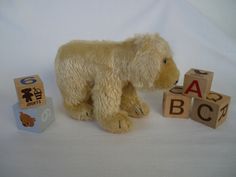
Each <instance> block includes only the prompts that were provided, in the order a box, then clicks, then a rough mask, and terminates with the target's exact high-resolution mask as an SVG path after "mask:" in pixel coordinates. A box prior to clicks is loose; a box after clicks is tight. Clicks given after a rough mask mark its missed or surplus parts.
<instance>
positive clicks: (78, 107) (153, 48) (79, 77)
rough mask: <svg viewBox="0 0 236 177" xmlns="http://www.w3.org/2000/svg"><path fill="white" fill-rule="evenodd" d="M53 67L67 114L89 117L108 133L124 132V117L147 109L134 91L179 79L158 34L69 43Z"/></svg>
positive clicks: (126, 124)
mask: <svg viewBox="0 0 236 177" xmlns="http://www.w3.org/2000/svg"><path fill="white" fill-rule="evenodd" d="M55 70H56V80H57V84H58V87H59V89H60V92H61V94H62V97H63V101H64V107H65V110H66V112H67V113H68V114H69V116H71V117H72V118H74V119H78V120H93V119H95V120H96V121H97V122H98V124H99V125H100V126H101V127H102V128H103V129H104V130H106V131H109V132H112V133H124V132H127V131H129V130H130V128H131V120H130V119H129V117H133V118H141V117H144V116H146V115H147V114H148V113H149V108H148V106H147V104H146V103H144V102H143V101H142V100H141V99H140V98H139V97H138V95H137V91H136V89H145V90H156V89H167V88H171V87H172V86H174V85H175V84H176V83H177V82H178V78H179V70H178V69H177V67H176V64H175V63H174V61H173V59H172V53H171V50H170V47H169V45H168V43H167V42H166V41H165V40H164V39H163V38H162V37H160V36H159V35H158V34H144V35H136V36H134V37H133V38H129V39H127V40H125V41H122V42H113V41H86V40H74V41H71V42H69V43H66V44H64V45H62V46H61V47H60V48H59V50H58V52H57V56H56V59H55Z"/></svg>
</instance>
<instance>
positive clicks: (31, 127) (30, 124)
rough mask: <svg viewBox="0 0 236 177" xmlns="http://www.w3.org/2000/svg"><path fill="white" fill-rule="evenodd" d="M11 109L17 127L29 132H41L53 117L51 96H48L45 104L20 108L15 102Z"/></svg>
mask: <svg viewBox="0 0 236 177" xmlns="http://www.w3.org/2000/svg"><path fill="white" fill-rule="evenodd" d="M13 111H14V114H15V119H16V125H17V127H18V128H19V129H22V130H27V131H31V132H38V133H39V132H42V131H43V130H44V129H46V128H47V127H48V126H49V125H50V124H51V122H52V121H53V120H54V119H55V117H54V111H53V102H52V98H49V97H47V99H46V104H44V105H41V106H38V107H34V108H27V109H22V108H20V107H19V104H18V103H16V104H15V105H13Z"/></svg>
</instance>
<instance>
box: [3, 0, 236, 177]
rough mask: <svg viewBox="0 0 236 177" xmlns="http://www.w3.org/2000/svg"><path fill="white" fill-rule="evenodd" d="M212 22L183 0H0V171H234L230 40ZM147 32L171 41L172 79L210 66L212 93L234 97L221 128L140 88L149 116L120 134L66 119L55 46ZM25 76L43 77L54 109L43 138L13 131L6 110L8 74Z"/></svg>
mask: <svg viewBox="0 0 236 177" xmlns="http://www.w3.org/2000/svg"><path fill="white" fill-rule="evenodd" d="M219 13H222V14H223V13H224V12H223V11H222V12H219ZM226 20H232V21H233V20H234V17H231V19H226ZM213 23H214V22H213ZM213 23H212V22H211V21H210V20H209V19H208V18H206V17H205V16H204V15H202V14H201V13H200V12H199V11H198V10H196V9H195V8H194V7H193V6H192V5H190V4H189V3H188V2H186V1H184V0H179V1H171V0H166V1H164V0H163V1H161V0H156V1H154V0H142V1H141V0H139V1H134V0H126V1H122V0H121V1H112V0H110V1H109V0H102V1H92V0H87V1H82V0H81V1H62V0H58V1H56V0H54V1H46V0H42V1H34V2H33V1H26V0H25V1H1V2H0V61H1V64H0V72H1V75H0V83H1V86H0V113H1V114H0V176H1V177H13V176H17V177H32V176H33V177H46V176H50V177H65V176H66V177H74V176H80V177H93V176H96V177H116V176H123V177H143V176H146V177H172V176H174V177H189V176H191V177H213V176H214V177H235V176H236V169H235V167H236V119H235V114H236V107H235V106H236V103H235V96H236V92H235V88H236V82H235V79H236V71H235V68H236V43H235V40H234V39H232V37H229V36H232V34H233V33H229V35H226V33H225V32H222V31H221V30H219V28H218V27H217V25H214V24H213ZM146 32H159V33H160V34H161V35H162V36H163V37H164V38H166V40H168V41H169V43H170V45H171V47H172V50H173V53H174V58H175V61H176V63H177V65H178V67H179V69H180V71H181V79H180V83H182V81H183V76H184V73H185V72H186V71H187V70H189V69H190V68H192V67H194V68H200V69H207V70H211V71H214V74H215V75H214V81H213V85H212V90H214V91H218V92H220V93H224V94H226V95H229V96H231V98H232V100H231V105H230V110H229V115H228V118H229V119H228V120H227V121H226V122H225V123H224V124H223V125H222V126H220V127H219V128H218V129H216V130H214V129H211V128H208V127H206V126H204V125H202V124H199V123H197V122H194V121H192V120H190V119H189V120H182V119H166V118H163V117H162V115H161V104H162V92H160V91H157V92H153V93H142V94H141V96H142V97H143V99H144V100H145V101H146V102H147V103H148V104H149V105H150V108H151V113H150V115H149V116H148V118H147V119H144V120H133V124H134V128H133V130H132V131H131V132H130V133H128V134H123V135H114V134H109V133H107V132H105V131H103V130H101V129H100V128H99V127H98V126H97V124H96V123H95V122H79V121H75V120H72V119H70V118H68V116H67V115H66V114H65V112H64V109H63V107H62V104H61V96H60V93H59V91H58V89H57V86H56V82H55V75H54V64H53V63H54V58H55V54H56V51H57V48H58V47H59V46H60V45H61V44H63V43H65V42H68V41H69V40H72V39H107V40H123V39H125V38H126V37H129V36H132V35H133V34H135V33H146ZM32 74H39V75H40V76H41V78H42V79H43V81H44V85H45V90H46V94H47V96H50V97H52V98H53V101H54V109H55V114H56V120H55V122H53V124H52V125H51V126H50V127H48V129H46V131H45V132H43V133H41V134H35V133H29V132H24V131H20V130H17V128H16V124H15V120H14V115H13V111H12V105H13V104H15V103H16V102H17V97H16V92H15V88H14V83H13V79H14V78H16V77H19V76H25V75H32Z"/></svg>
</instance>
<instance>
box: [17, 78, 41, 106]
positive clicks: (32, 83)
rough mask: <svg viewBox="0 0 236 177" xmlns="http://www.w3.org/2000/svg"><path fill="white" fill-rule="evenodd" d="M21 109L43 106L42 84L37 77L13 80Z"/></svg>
mask: <svg viewBox="0 0 236 177" xmlns="http://www.w3.org/2000/svg"><path fill="white" fill-rule="evenodd" d="M14 82H15V87H16V93H17V96H18V100H19V104H20V107H21V108H29V107H33V106H37V105H43V104H45V92H44V87H43V82H42V80H41V79H40V77H39V76H38V75H33V76H27V77H21V78H16V79H14Z"/></svg>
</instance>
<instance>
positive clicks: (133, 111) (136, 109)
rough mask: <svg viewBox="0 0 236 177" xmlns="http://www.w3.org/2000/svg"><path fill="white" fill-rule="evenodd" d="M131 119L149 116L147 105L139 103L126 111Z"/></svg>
mask: <svg viewBox="0 0 236 177" xmlns="http://www.w3.org/2000/svg"><path fill="white" fill-rule="evenodd" d="M126 111H127V112H128V114H129V116H130V117H133V118H142V117H144V116H146V115H148V114H149V107H148V105H147V104H146V103H141V102H140V103H137V104H134V105H132V106H131V107H129V108H127V110H126Z"/></svg>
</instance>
